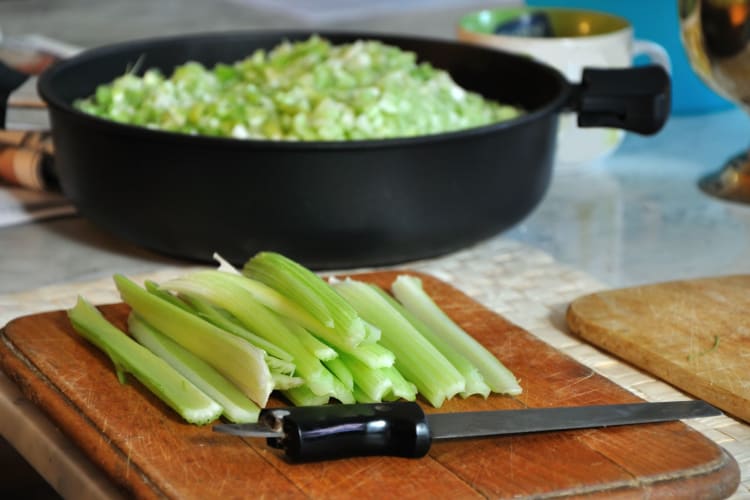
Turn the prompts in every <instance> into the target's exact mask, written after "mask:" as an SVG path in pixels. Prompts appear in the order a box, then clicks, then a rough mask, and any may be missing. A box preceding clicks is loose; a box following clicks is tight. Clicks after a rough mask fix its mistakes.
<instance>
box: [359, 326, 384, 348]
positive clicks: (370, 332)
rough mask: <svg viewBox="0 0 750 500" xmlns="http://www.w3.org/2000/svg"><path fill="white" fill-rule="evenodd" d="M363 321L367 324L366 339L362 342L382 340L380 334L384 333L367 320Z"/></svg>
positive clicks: (369, 342)
mask: <svg viewBox="0 0 750 500" xmlns="http://www.w3.org/2000/svg"><path fill="white" fill-rule="evenodd" d="M363 323H364V325H365V339H364V340H363V341H362V342H364V343H368V344H372V343H375V342H377V341H378V340H380V336H381V335H382V333H381V332H380V329H379V328H378V327H377V326H375V325H373V324H371V323H368V322H367V321H364V322H363Z"/></svg>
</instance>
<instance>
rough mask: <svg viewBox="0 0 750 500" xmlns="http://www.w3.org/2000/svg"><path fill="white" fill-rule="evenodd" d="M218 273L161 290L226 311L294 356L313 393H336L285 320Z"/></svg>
mask: <svg viewBox="0 0 750 500" xmlns="http://www.w3.org/2000/svg"><path fill="white" fill-rule="evenodd" d="M217 274H221V273H218V272H216V273H213V274H211V273H192V274H189V275H186V276H184V277H182V278H177V279H173V280H170V281H167V282H165V283H163V284H162V288H164V289H167V290H171V291H174V292H177V293H180V294H182V295H184V296H186V297H196V298H199V299H201V300H205V301H207V302H209V303H210V304H211V305H213V306H214V307H218V308H220V309H223V310H226V311H227V312H229V313H230V314H231V315H232V316H234V317H235V318H237V320H238V321H239V322H240V323H241V324H242V325H243V326H244V327H245V328H247V329H248V330H250V331H252V332H253V333H255V334H256V335H259V336H261V337H263V338H264V339H266V340H267V341H269V342H272V343H274V344H276V345H277V346H279V347H280V348H281V349H283V350H284V351H286V352H288V353H289V354H291V356H292V358H293V362H294V364H295V366H296V370H295V375H296V376H299V377H302V378H303V379H305V383H306V384H307V385H308V386H309V387H310V389H311V390H312V391H313V392H315V393H316V394H318V395H323V394H328V393H330V392H331V391H332V390H333V376H332V375H331V374H330V372H328V370H326V369H325V367H324V366H323V365H322V364H321V362H320V360H319V359H318V358H316V357H315V356H314V355H313V354H312V353H311V352H309V351H308V350H307V348H305V346H304V345H303V344H302V342H300V340H299V339H298V338H297V336H296V335H295V334H294V333H292V332H290V331H289V329H288V328H287V327H286V325H285V324H284V322H283V321H282V319H281V318H280V317H279V316H277V315H276V313H274V312H273V311H271V310H270V309H268V308H267V307H265V306H264V305H263V304H261V303H260V302H258V301H257V300H255V298H254V297H253V295H252V294H251V293H249V292H248V291H246V290H245V289H243V288H242V287H241V286H239V285H237V284H235V283H233V282H232V281H228V280H224V279H221V277H217ZM225 274H226V273H225ZM226 276H231V275H229V274H227V275H226Z"/></svg>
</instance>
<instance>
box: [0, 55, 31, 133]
mask: <svg viewBox="0 0 750 500" xmlns="http://www.w3.org/2000/svg"><path fill="white" fill-rule="evenodd" d="M28 78H29V76H28V75H27V74H25V73H21V72H20V71H17V70H15V69H13V68H11V67H10V66H8V65H7V64H5V63H4V62H2V61H0V130H2V129H4V128H5V115H6V112H7V109H8V99H9V98H10V94H11V92H13V91H14V90H16V89H17V88H18V87H20V86H21V84H22V83H23V82H25V81H26V80H27V79H28Z"/></svg>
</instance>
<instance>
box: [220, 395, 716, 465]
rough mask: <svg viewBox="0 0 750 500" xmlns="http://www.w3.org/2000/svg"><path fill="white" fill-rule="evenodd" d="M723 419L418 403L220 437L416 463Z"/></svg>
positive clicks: (301, 417)
mask: <svg viewBox="0 0 750 500" xmlns="http://www.w3.org/2000/svg"><path fill="white" fill-rule="evenodd" d="M715 415H721V412H720V411H719V410H717V409H716V408H714V407H713V406H711V405H709V404H708V403H705V402H703V401H674V402H668V403H632V404H614V405H598V406H576V407H561V408H532V409H521V410H495V411H475V412H462V413H434V414H425V413H424V411H422V408H421V407H420V406H419V405H418V404H417V403H411V402H393V403H373V404H353V405H344V404H332V405H323V406H301V407H289V408H267V409H264V410H262V411H261V414H260V418H259V421H258V423H257V424H218V425H215V426H214V427H213V430H214V431H217V432H223V433H228V434H234V435H237V436H246V437H262V438H267V442H268V444H269V445H270V446H272V447H274V448H280V449H283V450H284V452H285V454H286V456H287V457H288V458H289V459H290V460H293V461H314V460H328V459H333V458H343V457H353V456H366V455H392V456H399V457H412V458H418V457H422V456H424V455H426V454H427V452H428V451H429V449H430V445H431V444H432V441H434V440H441V439H462V438H478V437H487V436H501V435H505V434H523V433H529V432H544V431H560V430H569V429H586V428H594V427H610V426H616V425H627V424H644V423H651V422H665V421H670V420H679V419H683V418H695V417H710V416H715Z"/></svg>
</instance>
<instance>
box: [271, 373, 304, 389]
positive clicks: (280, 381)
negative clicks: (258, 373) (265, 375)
mask: <svg viewBox="0 0 750 500" xmlns="http://www.w3.org/2000/svg"><path fill="white" fill-rule="evenodd" d="M271 376H272V377H273V386H274V388H275V389H277V390H279V391H286V390H289V389H292V388H294V387H299V386H301V385H302V384H304V383H305V381H304V380H303V379H301V378H299V377H293V376H290V375H286V374H283V373H272V374H271Z"/></svg>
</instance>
